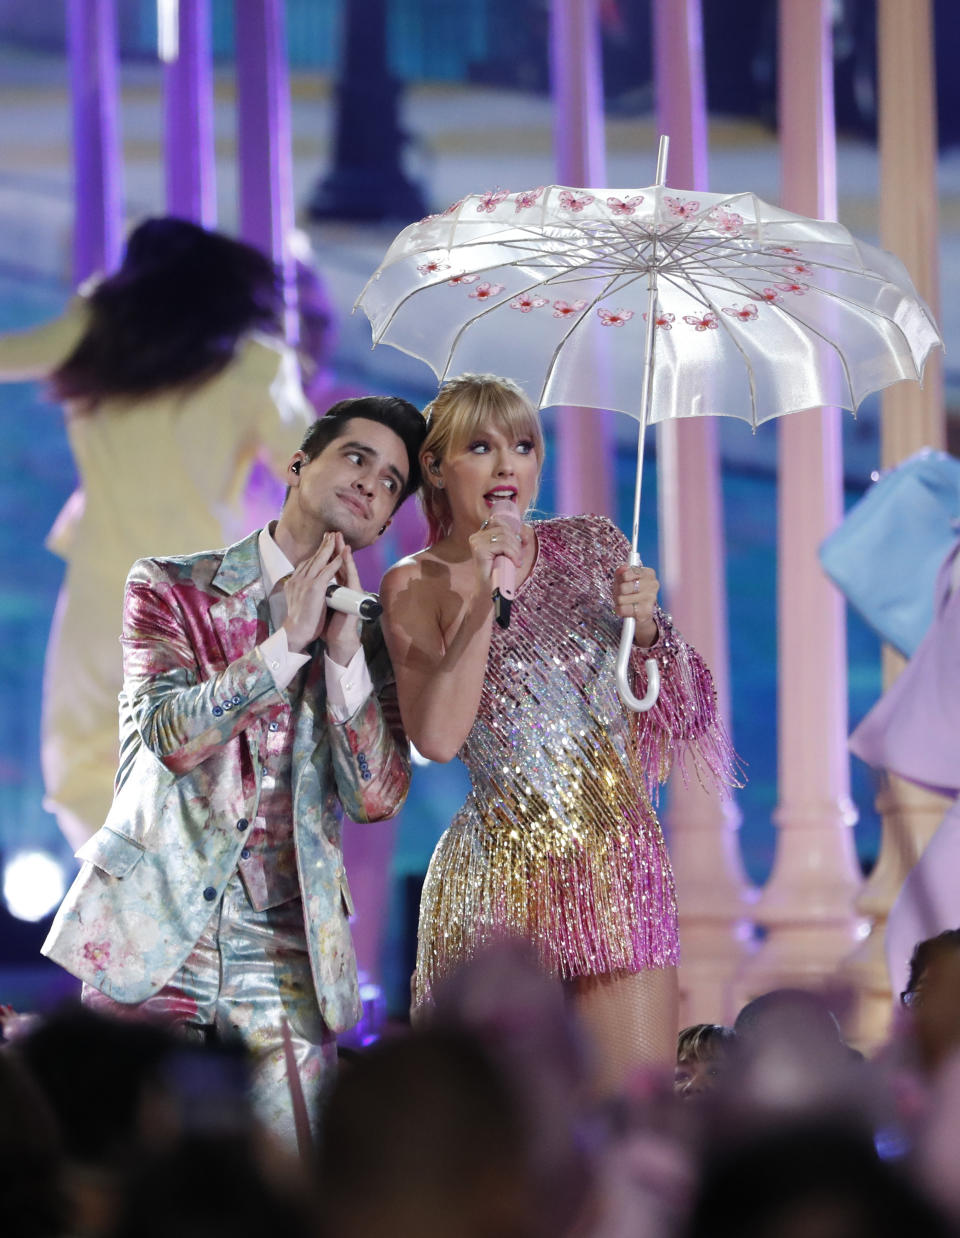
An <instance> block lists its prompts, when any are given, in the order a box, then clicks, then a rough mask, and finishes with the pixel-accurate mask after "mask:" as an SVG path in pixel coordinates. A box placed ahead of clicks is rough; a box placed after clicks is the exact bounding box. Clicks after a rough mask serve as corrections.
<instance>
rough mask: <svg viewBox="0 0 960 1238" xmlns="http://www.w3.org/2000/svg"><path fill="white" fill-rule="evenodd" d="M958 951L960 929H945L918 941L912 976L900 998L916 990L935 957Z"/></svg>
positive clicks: (959, 950) (911, 969) (959, 947)
mask: <svg viewBox="0 0 960 1238" xmlns="http://www.w3.org/2000/svg"><path fill="white" fill-rule="evenodd" d="M957 953H960V929H944V931H943V932H942V933H937V935H936V937H927V938H925V939H924V940H923V941H918V942H917V944H916V945H915V946H914V948H913V954H911V956H910V976H909V978H908V980H907V987H906V988H905V989H904V991H903V993H901V994H900V1000H901V1001H903V1000H904V997H905V995H906V994H908V993H913V992H914V991H915V990H916V988H917V986H918V985H919V984H920V980H921V978H922V976H923V973H924V972H925V971H926V970H927V968H928V967H929V966H930V964H931V963H932V962H933V961H934V959H941V958H945V957H947V956H948V955H951V954H957Z"/></svg>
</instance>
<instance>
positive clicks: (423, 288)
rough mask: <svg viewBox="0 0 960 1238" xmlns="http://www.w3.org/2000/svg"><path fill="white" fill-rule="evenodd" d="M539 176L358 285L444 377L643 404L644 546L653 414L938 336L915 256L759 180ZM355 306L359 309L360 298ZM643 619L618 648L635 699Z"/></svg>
mask: <svg viewBox="0 0 960 1238" xmlns="http://www.w3.org/2000/svg"><path fill="white" fill-rule="evenodd" d="M667 144H668V139H667V138H666V137H662V138H661V139H660V151H659V158H658V161H657V183H656V184H655V185H653V186H650V187H649V188H647V189H574V188H571V187H569V186H564V185H549V186H540V187H538V188H536V189H524V190H521V191H520V192H519V193H510V192H508V191H507V190H504V189H496V190H493V191H491V192H488V193H484V194H470V195H468V196H467V197H465V198H463V199H461V201H459V202H455V203H454V204H453V206H451V207H449V208H448V209H447V210H446V211H444V212H443V214H441V215H430V216H428V217H427V218H426V219H422V220H421V221H420V222H419V223H415V224H411V225H410V226H409V227H408V228H405V229H404V230H403V232H401V233H400V235H399V236H398V237H397V238H396V240H395V241H394V242H393V244H392V245H391V246H390V248H389V250H388V251H387V254H386V257H385V258H384V260H383V262H382V263H381V265H380V267H379V269H378V270H377V271H376V272H375V274H374V275H373V277H372V278H371V279H370V281H369V282H368V284H367V286H366V287H365V288H364V290H363V292H362V293H361V294H360V297H359V299H358V300H357V305H358V306H361V307H362V308H363V310H364V311H365V313H366V314H367V317H368V318H369V319H370V322H371V324H372V326H373V342H374V344H375V345H376V344H379V343H386V344H391V345H393V347H394V348H399V349H401V350H402V351H403V352H406V353H409V354H411V355H412V356H414V357H419V358H420V360H422V361H425V362H426V363H427V364H428V365H429V366H430V367H431V368H432V369H433V371H434V373H435V374H436V375H437V377H438V378H439V379H440V380H441V381H442V380H443V379H444V378H446V376H447V375H448V374H458V373H463V372H465V371H484V370H490V369H496V370H497V371H498V372H499V373H505V374H509V375H510V376H511V378H513V379H514V380H516V381H517V382H519V383H520V384H521V386H523V387H524V389H525V390H526V391H527V393H528V395H530V396H531V397H532V398H533V400H534V402H535V403H536V404H537V405H539V406H540V407H541V408H543V407H547V406H549V405H552V404H567V405H579V406H582V407H586V408H604V409H617V410H619V411H620V412H624V413H628V414H630V415H631V416H633V417H636V418H637V420H638V422H639V423H640V424H639V432H638V442H637V477H636V487H635V491H634V503H633V539H632V543H631V551H630V562H631V563H639V562H640V556H639V554H638V552H637V540H638V536H639V527H640V492H641V481H642V476H643V468H642V465H643V445H644V431H645V429H646V426H647V424H648V423H649V422H651V421H665V420H668V419H670V418H679V417H704V416H710V415H724V416H730V417H740V418H742V419H744V420H746V421H749V422H750V423H751V425H753V426H754V427H756V426H758V425H759V424H760V423H761V422H763V421H767V420H769V419H770V418H772V417H779V416H782V415H783V414H784V413H791V412H797V411H799V410H801V409H807V408H819V407H821V406H824V405H826V406H831V405H836V406H840V407H843V408H849V409H851V410H853V411H856V409H857V407H858V405H859V404H860V402H861V401H862V400H863V399H864V397H866V396H867V395H869V394H870V393H871V392H873V391H878V390H880V389H881V388H883V387H887V386H889V385H890V384H891V383H895V382H899V381H900V380H902V379H919V378H921V377H922V375H923V367H924V364H925V363H926V359H927V357H928V356H929V354H930V351H931V350H932V349H933V348H935V347H937V346H938V345H940V343H941V341H940V335H939V332H938V331H937V328H936V324H935V323H934V321H933V317H932V315H931V314H930V311H929V310H928V309H927V307H926V306H925V305H924V303H923V302H922V301H921V300H920V298H919V296H918V295H917V292H916V289H915V288H914V287H913V284H912V283H911V282H910V277H909V276H908V275H907V272H906V270H905V268H904V266H903V264H902V263H901V262H899V261H898V259H896V258H894V257H893V255H892V254H888V253H885V252H884V251H883V250H880V249H875V248H874V247H873V246H871V245H866V244H864V243H863V242H862V241H858V240H855V239H854V237H853V236H851V234H850V233H849V232H848V231H847V230H846V228H843V227H841V226H840V224H837V223H831V222H828V221H824V220H819V219H809V218H807V217H805V216H802V215H795V214H793V213H792V212H790V211H785V210H782V209H781V208H780V207H777V206H771V205H770V204H769V203H767V202H764V201H762V200H761V199H760V198H758V197H757V196H756V195H755V194H752V193H735V194H711V193H690V192H685V191H683V190H677V189H670V188H669V187H668V186H667V185H666V184H665V183H664V181H665V179H666V176H665V173H666V156H667ZM354 308H356V307H354ZM634 630H635V624H634V621H633V620H632V619H625V620H624V623H623V630H622V633H621V640H620V649H619V654H618V658H617V684H618V688H619V691H620V695H621V697H622V698H623V700H624V702H625V703H626V704H627V705H628V706H629V707H630V708H631V709H636V710H646V709H649V708H650V707H651V706H652V705H653V704H654V702H655V701H656V698H657V693H658V691H659V677H658V670H657V663H656V660H655V659H652V658H651V659H648V660H647V663H646V666H647V677H648V678H647V692H646V695H645V696H644V698H643V699H642V700H637V698H636V697H634V695H633V693H632V691H631V689H630V672H629V665H630V655H631V651H632V648H633V645H632V642H633V635H634Z"/></svg>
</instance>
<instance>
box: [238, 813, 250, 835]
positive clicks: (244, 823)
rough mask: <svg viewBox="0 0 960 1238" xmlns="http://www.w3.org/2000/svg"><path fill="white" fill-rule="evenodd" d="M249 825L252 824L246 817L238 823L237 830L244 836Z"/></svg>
mask: <svg viewBox="0 0 960 1238" xmlns="http://www.w3.org/2000/svg"><path fill="white" fill-rule="evenodd" d="M249 824H250V822H249V821H248V820H247V818H246V817H241V818H240V820H239V821H238V822H237V829H238V830H239V831H240V833H241V834H242V833H243V831H244V830H245V829H246V828H247V826H248V825H249Z"/></svg>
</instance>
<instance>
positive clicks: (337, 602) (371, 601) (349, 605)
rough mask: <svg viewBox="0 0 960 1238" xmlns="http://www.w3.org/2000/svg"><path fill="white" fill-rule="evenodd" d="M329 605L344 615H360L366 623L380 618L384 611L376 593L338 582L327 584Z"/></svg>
mask: <svg viewBox="0 0 960 1238" xmlns="http://www.w3.org/2000/svg"><path fill="white" fill-rule="evenodd" d="M327 606H329V608H330V609H331V610H338V611H340V613H341V614H344V615H359V616H360V618H361V619H362V620H363V621H364V623H369V622H370V621H371V620H372V619H378V618H379V617H380V615H381V613H382V611H383V607H382V606H381V604H380V599H379V598H378V597H377V595H376V594H375V593H363V592H361V590H359V589H348V588H346V586H345V585H338V584H336V583H334V584H331V585H327Z"/></svg>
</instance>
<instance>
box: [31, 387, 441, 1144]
mask: <svg viewBox="0 0 960 1238" xmlns="http://www.w3.org/2000/svg"><path fill="white" fill-rule="evenodd" d="M423 434H424V423H423V418H422V417H421V415H420V413H419V412H418V411H417V410H416V409H415V408H414V407H413V405H412V404H409V403H407V401H405V400H400V399H397V398H394V397H388V396H365V397H361V398H358V399H353V400H344V401H341V402H340V403H339V404H336V405H334V407H333V408H332V409H331V410H330V411H329V413H328V414H327V415H326V416H325V417H323V418H321V419H320V420H318V421H317V422H315V423H314V425H313V426H312V427H311V428H310V430H309V431H308V433H307V435H306V438H305V439H304V442H303V445H302V447H301V449H300V450H299V451H298V452H296V454H295V455H294V456H293V458H292V460H291V461H290V464H289V466H288V470H287V482H288V486H289V490H288V495H287V500H286V502H285V504H284V507H283V511H282V512H281V514H280V517H279V519H278V520H277V521H276V522H274V523H273V524H272V525H269V526H268V527H267V528H265V529H263V530H261V531H260V532H259V533H254V534H252V535H251V536H249V537H247V538H245V539H244V540H243V541H241V542H238V543H237V544H236V545H234V546H230V547H229V548H228V549H226V550H219V551H209V552H205V553H201V554H194V555H188V556H183V557H177V558H169V559H143V560H140V561H139V562H138V563H136V564H135V565H134V567H133V569H132V571H131V573H130V575H129V577H128V580H127V587H126V596H125V600H124V616H123V640H122V644H123V661H124V691H123V694H122V696H121V764H120V771H119V773H118V775H117V789H116V793H115V797H114V801H113V805H112V807H111V810H110V813H109V815H108V817H107V820H106V823H105V825H104V826H103V828H102V829H101V830H99V831H98V832H97V833H96V834H95V835H94V836H93V838H91V839H90V840H89V841H88V842H87V843H85V844H84V846H83V847H82V848H81V849H80V851H78V853H77V856H78V858H79V859H81V860H83V861H84V864H83V867H82V869H81V871H80V874H79V876H78V877H77V879H76V881H75V882H74V884H73V886H72V887H71V889H70V891H69V893H68V894H67V897H66V899H65V900H64V902H63V905H62V906H61V908H60V910H59V912H58V914H57V917H56V920H55V921H54V924H53V928H52V929H51V932H50V935H49V937H48V939H47V941H46V943H45V944H44V948H43V949H44V953H45V954H47V955H48V956H49V957H50V958H52V959H55V960H56V961H57V962H58V963H60V964H61V965H62V966H63V967H65V968H66V969H67V970H68V971H70V972H72V973H73V974H74V975H76V976H78V977H80V978H81V979H82V980H83V981H84V1001H86V1002H89V1003H90V1004H91V1005H93V1006H95V1007H98V1008H100V1009H106V1010H110V1011H113V1012H116V1013H123V1012H129V1011H131V1010H132V1009H135V1011H136V1013H137V1014H138V1015H146V1016H148V1017H156V1018H159V1019H163V1020H166V1021H169V1022H173V1023H176V1024H179V1025H184V1026H185V1027H186V1028H188V1029H197V1032H196V1034H198V1035H200V1034H207V1033H208V1032H209V1030H210V1029H214V1030H215V1031H217V1032H219V1033H221V1034H223V1033H227V1034H233V1035H237V1034H239V1035H240V1036H241V1037H242V1038H243V1040H244V1041H245V1043H246V1044H247V1046H248V1047H249V1048H250V1050H251V1053H252V1057H253V1068H254V1069H253V1078H254V1102H255V1104H256V1105H257V1108H258V1111H259V1112H260V1114H261V1116H262V1117H263V1118H264V1119H265V1120H266V1121H267V1122H268V1123H270V1124H271V1125H272V1126H273V1127H274V1128H275V1129H277V1130H278V1131H280V1133H281V1134H283V1135H285V1136H287V1137H290V1136H292V1135H293V1132H294V1119H293V1109H292V1106H291V1090H290V1082H291V1081H290V1080H289V1079H288V1078H287V1073H286V1069H285V1044H284V1041H285V1039H287V1048H286V1052H287V1053H288V1054H289V1047H290V1045H291V1044H292V1048H293V1053H294V1056H295V1058H296V1062H297V1066H298V1069H299V1074H300V1080H301V1083H302V1090H303V1093H304V1095H305V1096H306V1097H307V1098H308V1102H315V1098H316V1096H317V1094H318V1091H319V1085H320V1084H321V1082H322V1081H323V1079H324V1077H325V1075H328V1074H329V1072H330V1071H331V1069H332V1067H333V1064H334V1063H335V1059H336V1044H335V1036H336V1033H338V1032H341V1031H343V1030H344V1029H346V1028H348V1027H350V1026H351V1025H352V1024H353V1023H355V1022H356V1020H357V1018H358V1017H359V1013H360V1002H359V994H358V986H357V972H356V961H355V957H354V952H353V944H352V941H351V937H350V930H349V926H348V923H347V916H348V915H349V914H350V913H351V912H352V904H351V899H350V891H349V888H348V886H347V879H346V874H345V872H344V868H343V857H342V852H341V845H340V830H341V816H342V813H343V812H346V814H347V815H348V816H349V817H351V818H352V819H353V820H355V821H361V822H362V821H377V820H381V819H383V818H386V817H390V816H392V815H393V814H395V813H396V812H397V810H398V809H399V807H400V805H401V804H402V802H403V800H404V797H405V796H406V792H407V787H408V784H409V778H410V767H409V753H408V745H407V741H406V739H405V737H404V735H403V731H402V728H401V726H400V721H399V714H398V711H397V708H396V697H395V690H394V685H393V676H392V672H391V669H390V665H389V661H388V658H387V655H386V651H385V648H384V645H383V640H382V637H381V635H380V630H379V625H364V626H363V631H362V633H361V632H360V631H359V628H360V626H361V625H359V624H358V621H357V619H356V618H355V617H353V616H349V615H345V614H341V613H337V612H335V611H332V610H329V609H328V607H327V605H326V592H327V588H328V586H329V585H330V584H331V583H332V582H334V581H337V582H339V583H340V584H343V585H347V586H348V587H352V588H359V587H360V582H359V579H358V578H357V572H356V568H355V566H354V562H353V557H352V553H351V550H352V548H360V547H362V546H367V545H369V544H370V543H371V542H373V541H374V540H375V539H376V537H377V536H378V535H379V534H380V533H382V532H383V530H384V528H385V527H386V526H387V525H388V524H389V522H390V518H391V516H392V514H393V512H394V511H395V510H396V508H397V507H398V506H399V504H400V503H401V502H402V501H403V499H404V498H405V497H406V496H407V495H408V494H409V493H411V491H413V490H414V489H416V487H417V486H418V484H419V466H418V453H419V448H420V444H421V442H422V440H423Z"/></svg>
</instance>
